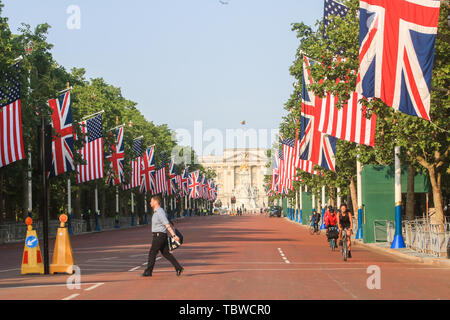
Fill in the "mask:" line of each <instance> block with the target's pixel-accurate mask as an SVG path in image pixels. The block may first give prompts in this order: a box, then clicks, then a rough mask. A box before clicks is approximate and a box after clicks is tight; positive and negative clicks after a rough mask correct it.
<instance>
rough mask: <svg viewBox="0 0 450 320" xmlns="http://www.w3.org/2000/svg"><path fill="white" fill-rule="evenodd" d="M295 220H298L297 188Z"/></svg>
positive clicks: (296, 193)
mask: <svg viewBox="0 0 450 320" xmlns="http://www.w3.org/2000/svg"><path fill="white" fill-rule="evenodd" d="M295 222H298V190H296V191H295Z"/></svg>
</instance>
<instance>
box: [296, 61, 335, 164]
mask: <svg viewBox="0 0 450 320" xmlns="http://www.w3.org/2000/svg"><path fill="white" fill-rule="evenodd" d="M312 64H314V62H313V61H310V59H308V58H307V57H306V56H303V91H302V112H301V117H300V146H299V148H300V159H302V160H309V161H311V162H312V163H314V164H317V165H319V166H321V167H322V168H324V169H326V170H331V171H335V154H336V142H337V139H336V138H335V137H332V136H327V135H325V134H324V133H322V132H320V131H319V130H318V127H319V121H320V113H321V104H322V99H320V98H319V97H318V96H316V95H314V93H313V92H312V91H311V90H308V87H307V86H308V85H311V84H313V83H314V81H313V79H312V78H311V72H310V70H308V67H309V66H311V65H312Z"/></svg>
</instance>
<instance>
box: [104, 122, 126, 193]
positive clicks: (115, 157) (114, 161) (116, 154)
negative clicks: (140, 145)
mask: <svg viewBox="0 0 450 320" xmlns="http://www.w3.org/2000/svg"><path fill="white" fill-rule="evenodd" d="M123 133H124V131H123V127H121V128H118V129H116V135H115V136H116V140H115V144H113V145H112V146H111V149H112V154H111V155H109V156H107V157H106V158H107V159H109V161H110V162H111V169H112V172H111V173H110V174H109V176H108V181H107V183H108V184H109V185H110V186H117V185H119V184H121V183H123V182H124V167H123V166H124V162H125V152H124V145H123Z"/></svg>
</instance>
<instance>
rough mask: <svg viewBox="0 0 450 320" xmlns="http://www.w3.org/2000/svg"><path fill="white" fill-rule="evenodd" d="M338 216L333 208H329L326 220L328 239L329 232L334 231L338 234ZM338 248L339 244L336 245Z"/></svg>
mask: <svg viewBox="0 0 450 320" xmlns="http://www.w3.org/2000/svg"><path fill="white" fill-rule="evenodd" d="M337 219H338V217H337V215H336V212H335V211H334V209H333V207H331V206H330V207H329V208H328V215H327V217H326V218H325V227H326V229H327V238H328V239H330V237H329V232H330V231H334V232H335V233H336V234H337ZM336 248H337V244H336Z"/></svg>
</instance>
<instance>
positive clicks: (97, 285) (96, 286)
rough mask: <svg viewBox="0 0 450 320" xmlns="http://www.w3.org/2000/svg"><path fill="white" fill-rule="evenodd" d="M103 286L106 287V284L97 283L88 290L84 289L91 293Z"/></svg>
mask: <svg viewBox="0 0 450 320" xmlns="http://www.w3.org/2000/svg"><path fill="white" fill-rule="evenodd" d="M101 285H104V283H97V284H95V285H93V286H92V287H89V288H87V289H84V291H91V290H94V289H95V288H98V287H100V286H101Z"/></svg>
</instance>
